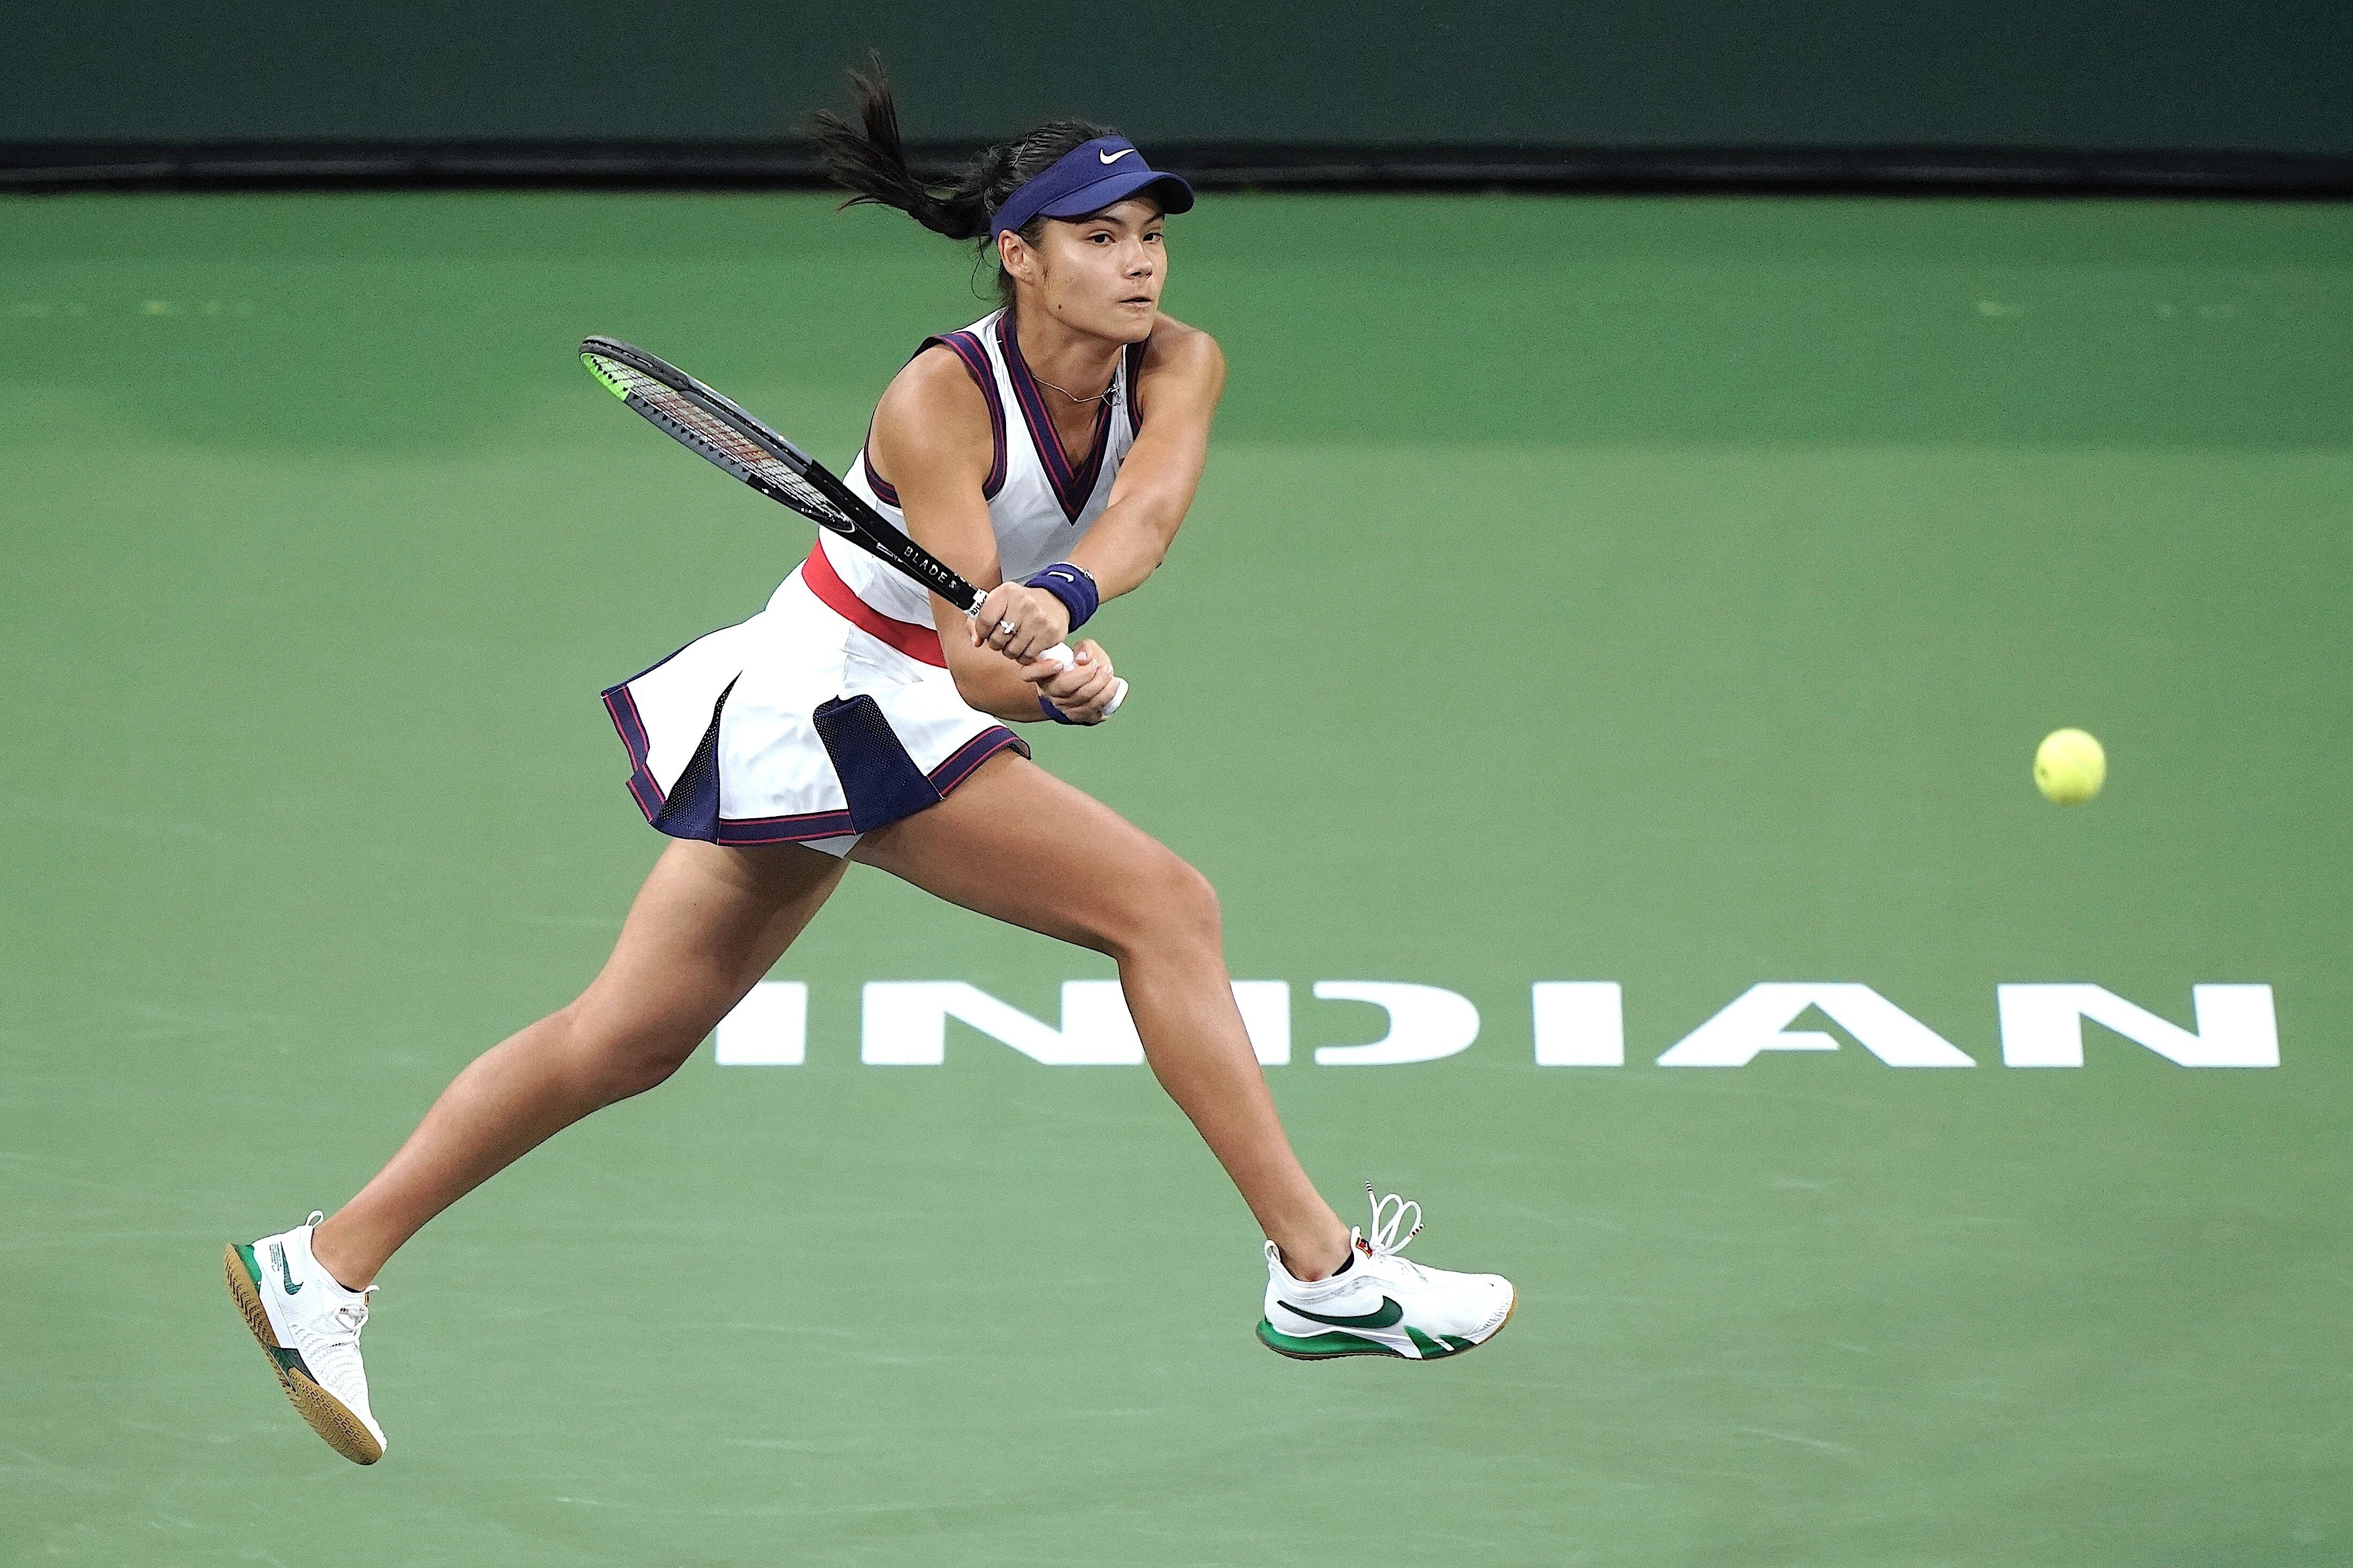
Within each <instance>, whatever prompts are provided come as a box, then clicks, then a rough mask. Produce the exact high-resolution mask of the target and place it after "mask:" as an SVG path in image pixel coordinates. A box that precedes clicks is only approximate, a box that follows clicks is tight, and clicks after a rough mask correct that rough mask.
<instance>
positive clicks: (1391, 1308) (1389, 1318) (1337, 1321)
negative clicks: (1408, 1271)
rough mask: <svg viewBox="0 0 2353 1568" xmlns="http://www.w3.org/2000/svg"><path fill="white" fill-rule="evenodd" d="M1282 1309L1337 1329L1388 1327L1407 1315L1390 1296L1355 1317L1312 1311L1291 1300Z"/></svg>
mask: <svg viewBox="0 0 2353 1568" xmlns="http://www.w3.org/2000/svg"><path fill="white" fill-rule="evenodd" d="M1282 1309H1283V1310H1285V1311H1287V1312H1296V1313H1298V1314H1299V1315H1300V1316H1301V1317H1303V1318H1305V1319H1306V1320H1307V1321H1310V1322H1314V1323H1329V1324H1331V1325H1332V1326H1333V1327H1334V1328H1335V1329H1386V1328H1388V1326H1389V1325H1390V1324H1392V1323H1394V1322H1396V1321H1398V1319H1399V1318H1402V1317H1404V1316H1405V1309H1404V1308H1403V1307H1400V1306H1398V1304H1397V1301H1396V1300H1394V1299H1393V1298H1391V1297H1388V1296H1384V1297H1382V1298H1381V1304H1380V1306H1379V1307H1378V1308H1377V1309H1375V1310H1372V1311H1369V1312H1364V1313H1360V1314H1358V1315H1357V1316H1356V1317H1353V1318H1335V1317H1330V1316H1327V1315H1325V1314H1324V1313H1322V1312H1311V1311H1309V1310H1307V1309H1306V1308H1304V1307H1300V1306H1294V1305H1293V1304H1292V1303H1291V1302H1289V1301H1285V1302H1283V1303H1282Z"/></svg>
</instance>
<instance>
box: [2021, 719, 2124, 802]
mask: <svg viewBox="0 0 2353 1568" xmlns="http://www.w3.org/2000/svg"><path fill="white" fill-rule="evenodd" d="M2107 782H2108V754H2107V752H2104V751H2102V750H2101V749H2100V742H2097V741H2095V740H2094V739H2093V738H2092V737H2091V736H2089V735H2087V734H2085V733H2084V731H2081V730H2053V731H2051V733H2049V734H2048V735H2045V736H2043V737H2042V744H2041V745H2039V746H2037V747H2035V748H2034V787H2035V788H2036V789H2039V790H2041V791H2042V797H2043V798H2044V799H2045V800H2048V801H2051V802H2052V803H2054V804H2056V805H2083V804H2084V802H2085V801H2087V800H2089V799H2091V798H2092V797H2093V796H2094V795H2097V794H2099V793H2100V786H2101V785H2102V784H2105V783H2107Z"/></svg>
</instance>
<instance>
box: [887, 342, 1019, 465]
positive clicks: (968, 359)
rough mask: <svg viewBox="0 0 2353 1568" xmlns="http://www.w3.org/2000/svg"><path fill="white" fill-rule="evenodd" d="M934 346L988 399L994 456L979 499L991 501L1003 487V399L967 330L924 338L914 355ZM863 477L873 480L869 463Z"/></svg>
mask: <svg viewBox="0 0 2353 1568" xmlns="http://www.w3.org/2000/svg"><path fill="white" fill-rule="evenodd" d="M934 343H940V344H943V345H944V346H945V347H946V348H948V349H949V350H950V351H952V352H953V353H955V356H956V358H958V359H960V360H962V361H964V367H965V369H966V370H968V371H970V372H971V373H972V378H973V380H975V381H976V382H978V383H979V384H980V395H981V396H983V397H985V398H987V400H988V435H989V439H990V441H991V442H993V443H994V444H995V447H996V455H995V458H994V459H993V460H992V461H991V462H990V463H989V465H988V478H987V479H984V480H983V481H981V486H980V496H981V499H982V500H996V499H997V491H999V490H1001V489H1004V488H1005V400H1004V399H1003V398H1001V397H999V396H997V371H996V369H995V367H994V366H992V365H991V364H990V363H988V350H987V348H986V347H984V346H982V343H981V341H980V340H979V339H978V338H977V337H975V336H974V335H973V334H972V333H971V332H969V331H953V332H942V333H940V334H939V335H938V336H936V337H929V338H925V339H924V340H923V344H922V346H921V347H919V348H917V349H916V350H915V352H916V353H923V350H924V349H927V348H930V347H931V346H932V345H933V344H934ZM866 477H867V478H868V479H873V478H874V465H873V464H871V463H869V464H867V465H866ZM891 504H892V505H893V506H896V505H898V504H899V503H898V502H897V501H896V500H893V501H892V503H891Z"/></svg>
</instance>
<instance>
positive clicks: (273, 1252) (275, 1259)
mask: <svg viewBox="0 0 2353 1568" xmlns="http://www.w3.org/2000/svg"><path fill="white" fill-rule="evenodd" d="M269 1261H270V1262H272V1263H275V1264H276V1265H278V1274H279V1278H280V1279H282V1280H283V1281H285V1285H286V1293H287V1294H288V1295H289V1296H297V1295H300V1294H301V1291H302V1287H301V1286H300V1285H297V1284H295V1283H294V1270H293V1269H292V1268H289V1267H288V1266H287V1262H286V1248H285V1247H284V1246H283V1245H282V1244H280V1243H279V1242H275V1241H273V1242H271V1243H270V1244H269Z"/></svg>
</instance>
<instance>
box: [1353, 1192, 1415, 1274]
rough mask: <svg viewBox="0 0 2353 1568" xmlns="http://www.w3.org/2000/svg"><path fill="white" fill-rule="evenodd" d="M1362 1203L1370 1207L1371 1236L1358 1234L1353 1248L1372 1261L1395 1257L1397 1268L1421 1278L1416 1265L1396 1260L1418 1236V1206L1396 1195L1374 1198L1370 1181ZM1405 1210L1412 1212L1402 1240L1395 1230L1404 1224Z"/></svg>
mask: <svg viewBox="0 0 2353 1568" xmlns="http://www.w3.org/2000/svg"><path fill="white" fill-rule="evenodd" d="M1365 1201H1366V1203H1368V1204H1370V1205H1372V1206H1373V1228H1372V1234H1371V1235H1369V1236H1367V1235H1366V1234H1364V1233H1363V1232H1361V1231H1360V1232H1358V1233H1357V1234H1356V1236H1355V1237H1353V1238H1352V1239H1353V1240H1354V1241H1355V1243H1356V1249H1357V1250H1358V1251H1359V1252H1362V1253H1363V1254H1364V1255H1365V1256H1366V1258H1371V1259H1373V1260H1374V1261H1375V1262H1379V1261H1381V1260H1382V1259H1384V1258H1396V1260H1397V1265H1398V1268H1405V1269H1409V1270H1411V1272H1412V1274H1413V1276H1414V1278H1415V1279H1420V1278H1422V1272H1421V1268H1420V1266H1419V1265H1418V1264H1415V1263H1411V1262H1409V1261H1407V1260H1406V1259H1405V1258H1398V1253H1400V1252H1403V1251H1404V1250H1405V1249H1406V1248H1407V1247H1409V1246H1410V1245H1411V1244H1412V1242H1413V1238H1414V1237H1417V1236H1419V1235H1420V1234H1421V1205H1419V1204H1418V1203H1416V1202H1414V1201H1413V1200H1412V1199H1411V1198H1401V1197H1399V1196H1398V1195H1397V1194H1395V1193H1391V1194H1388V1195H1387V1196H1386V1197H1375V1196H1374V1195H1373V1184H1372V1183H1370V1182H1366V1184H1365ZM1408 1209H1411V1210H1412V1211H1413V1228H1412V1229H1411V1230H1409V1231H1407V1232H1406V1233H1405V1235H1404V1237H1398V1227H1399V1226H1403V1225H1404V1224H1405V1211H1406V1210H1408Z"/></svg>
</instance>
